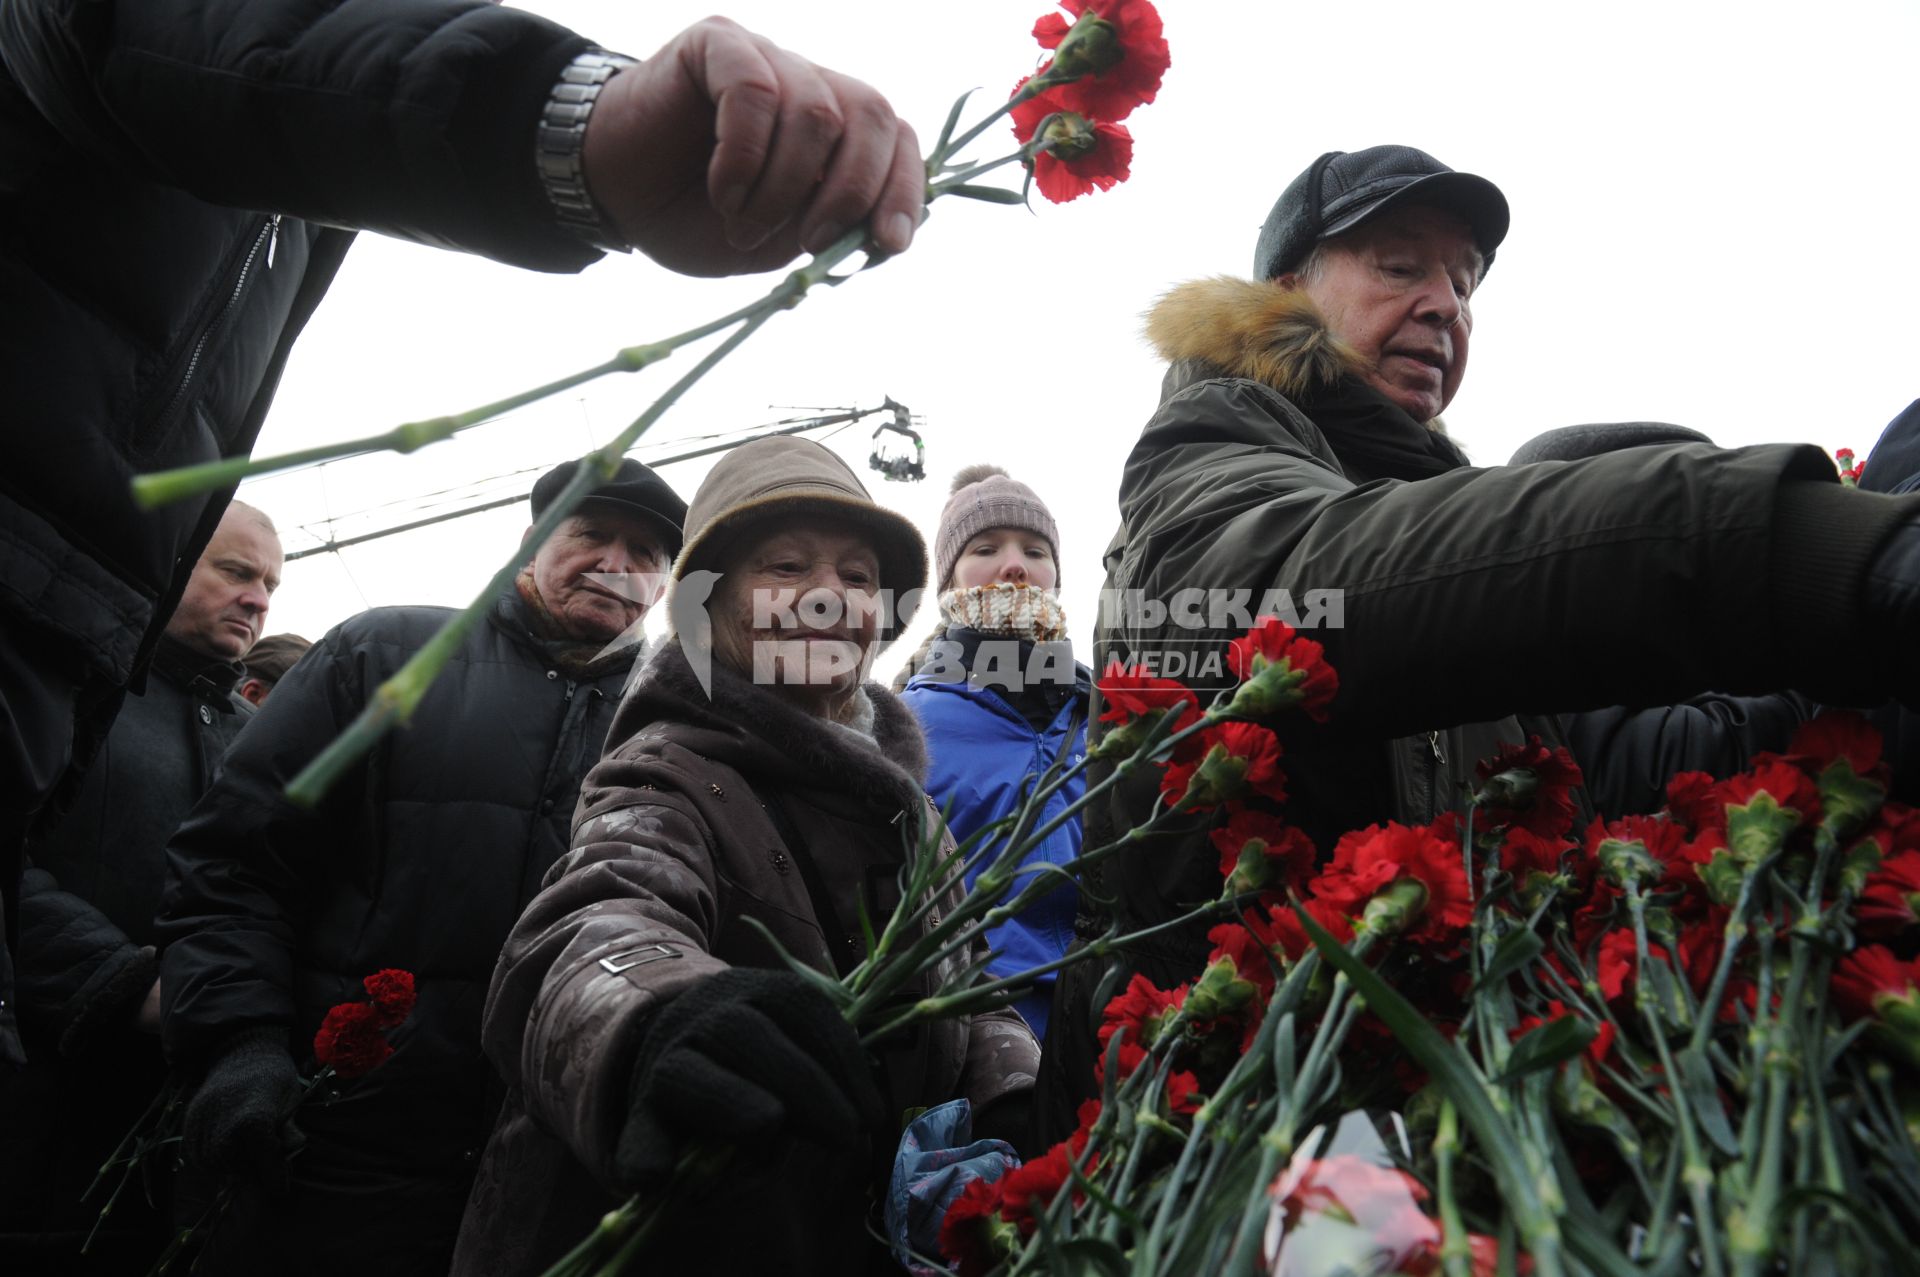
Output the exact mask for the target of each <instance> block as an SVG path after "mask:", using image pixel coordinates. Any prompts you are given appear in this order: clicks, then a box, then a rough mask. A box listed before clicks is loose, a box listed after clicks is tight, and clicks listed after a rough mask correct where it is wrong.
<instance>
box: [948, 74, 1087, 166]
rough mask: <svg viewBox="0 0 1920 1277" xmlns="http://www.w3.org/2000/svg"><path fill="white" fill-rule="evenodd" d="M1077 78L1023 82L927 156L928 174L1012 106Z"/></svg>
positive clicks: (1049, 77)
mask: <svg viewBox="0 0 1920 1277" xmlns="http://www.w3.org/2000/svg"><path fill="white" fill-rule="evenodd" d="M1079 78H1080V77H1079V76H1073V77H1071V78H1063V79H1055V78H1054V77H1053V76H1051V75H1044V76H1040V75H1036V76H1034V77H1033V78H1032V79H1031V80H1028V81H1027V82H1026V83H1025V84H1023V85H1021V86H1020V91H1019V92H1018V93H1016V94H1014V95H1013V96H1012V97H1010V98H1008V99H1007V100H1006V101H1005V102H1002V103H1001V104H1000V105H999V106H997V107H995V108H994V109H993V110H992V111H989V112H988V113H987V114H986V116H985V117H984V118H983V119H981V120H980V122H979V123H977V124H975V125H974V126H973V127H972V128H970V129H968V130H967V131H966V132H965V133H962V134H961V135H960V136H959V137H957V138H954V139H953V140H952V141H950V142H948V143H947V144H946V145H945V146H943V147H941V148H940V149H939V150H937V151H935V152H934V153H933V154H932V155H930V156H928V157H927V172H928V174H929V175H932V174H936V173H939V172H940V171H941V170H942V168H943V167H944V166H945V165H946V162H947V157H948V156H949V155H955V154H958V153H959V152H961V151H964V150H965V149H966V148H967V147H968V146H969V145H970V144H971V143H972V142H973V140H974V139H975V138H977V137H979V136H980V135H981V134H982V133H985V132H986V131H987V130H988V129H990V128H992V127H993V124H994V122H995V121H996V120H1000V119H1002V118H1004V117H1005V116H1007V115H1009V114H1011V113H1012V111H1013V108H1014V107H1016V106H1019V105H1020V104H1021V103H1022V102H1026V101H1028V100H1029V99H1031V98H1034V97H1037V96H1038V95H1039V94H1041V93H1044V92H1046V91H1047V90H1048V89H1051V88H1054V87H1056V86H1058V85H1062V84H1071V83H1073V81H1074V80H1077V79H1079Z"/></svg>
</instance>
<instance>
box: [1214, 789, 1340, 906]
mask: <svg viewBox="0 0 1920 1277" xmlns="http://www.w3.org/2000/svg"><path fill="white" fill-rule="evenodd" d="M1212 838H1213V845H1214V848H1215V850H1217V851H1218V852H1219V853H1220V876H1221V877H1223V878H1225V879H1226V881H1227V887H1226V889H1227V894H1228V895H1239V894H1240V893H1242V892H1247V891H1268V890H1285V889H1286V888H1288V887H1290V886H1293V885H1294V884H1295V883H1297V882H1300V881H1302V880H1304V879H1305V878H1306V876H1307V875H1308V874H1309V873H1311V872H1313V866H1314V862H1315V861H1316V860H1318V859H1319V853H1318V852H1316V851H1315V850H1314V848H1313V842H1312V840H1310V839H1309V838H1308V837H1307V836H1306V835H1305V834H1303V833H1301V832H1300V830H1299V829H1297V828H1295V827H1294V826H1292V825H1289V824H1287V823H1286V822H1285V821H1283V820H1281V819H1280V818H1279V817H1277V816H1269V815H1267V814H1265V813H1264V812H1258V811H1252V810H1250V809H1247V808H1241V809H1240V810H1239V811H1236V812H1234V814H1233V818H1232V819H1231V820H1229V821H1228V822H1227V824H1226V827H1225V828H1223V829H1216V830H1214V831H1213V834H1212Z"/></svg>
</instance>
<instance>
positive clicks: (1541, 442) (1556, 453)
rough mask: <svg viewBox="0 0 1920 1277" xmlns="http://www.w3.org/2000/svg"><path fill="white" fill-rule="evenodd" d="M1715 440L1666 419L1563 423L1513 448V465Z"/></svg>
mask: <svg viewBox="0 0 1920 1277" xmlns="http://www.w3.org/2000/svg"><path fill="white" fill-rule="evenodd" d="M1712 442H1713V440H1711V439H1709V438H1707V437H1706V436H1705V435H1703V434H1701V433H1700V432H1699V431H1698V430H1694V429H1691V428H1689V427H1687V426H1675V425H1669V424H1668V423H1667V422H1664V421H1601V422H1595V423H1594V424H1592V425H1585V426H1561V427H1560V428H1559V429H1557V430H1549V431H1547V432H1545V433H1544V434H1537V435H1535V436H1534V437H1533V438H1531V439H1529V440H1527V441H1526V442H1525V443H1523V444H1521V445H1520V446H1519V447H1518V448H1516V449H1514V452H1513V456H1512V457H1511V458H1510V459H1509V460H1508V461H1507V464H1508V465H1510V466H1524V465H1531V464H1532V463H1533V462H1535V461H1581V460H1584V459H1585V458H1587V457H1597V456H1600V455H1601V454H1603V453H1608V452H1618V451H1620V450H1621V449H1622V448H1642V447H1645V446H1646V445H1648V444H1654V443H1712Z"/></svg>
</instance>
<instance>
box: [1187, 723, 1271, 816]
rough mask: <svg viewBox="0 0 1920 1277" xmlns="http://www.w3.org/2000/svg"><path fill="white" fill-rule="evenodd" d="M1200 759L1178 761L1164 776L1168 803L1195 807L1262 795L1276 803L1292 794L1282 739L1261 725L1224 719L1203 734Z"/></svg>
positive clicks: (1203, 808) (1191, 809)
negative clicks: (1282, 756) (1282, 759)
mask: <svg viewBox="0 0 1920 1277" xmlns="http://www.w3.org/2000/svg"><path fill="white" fill-rule="evenodd" d="M1200 744H1201V746H1202V751H1203V752H1200V753H1199V756H1198V757H1197V758H1190V759H1189V760H1186V761H1176V762H1174V763H1173V765H1172V766H1170V767H1168V768H1167V770H1166V773H1165V774H1164V775H1162V776H1161V778H1160V791H1161V792H1162V793H1163V794H1165V795H1166V797H1167V801H1168V802H1170V803H1175V804H1178V805H1180V806H1183V807H1185V808H1186V809H1187V810H1189V811H1203V810H1206V809H1208V808H1211V807H1218V806H1219V805H1220V804H1221V803H1225V802H1232V801H1234V800H1236V799H1241V798H1245V797H1246V796H1247V795H1248V794H1250V793H1251V794H1258V795H1260V796H1261V797H1263V798H1269V799H1272V800H1273V801H1274V802H1285V801H1286V798H1287V778H1286V774H1285V773H1284V772H1282V771H1281V770H1280V739H1279V737H1277V736H1275V735H1274V734H1273V730H1272V729H1271V728H1267V727H1262V726H1260V725H1259V724H1258V723H1221V724H1220V725H1219V726H1217V727H1210V728H1208V729H1207V730H1206V731H1204V732H1201V733H1200Z"/></svg>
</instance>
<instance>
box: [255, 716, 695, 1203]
mask: <svg viewBox="0 0 1920 1277" xmlns="http://www.w3.org/2000/svg"><path fill="white" fill-rule="evenodd" d="M269 703H271V702H269ZM648 748H649V747H648V745H647V743H645V742H631V743H629V744H628V745H626V746H624V747H623V748H622V749H621V750H620V751H618V752H616V753H615V754H613V755H611V756H609V757H608V758H606V759H604V760H602V761H601V762H600V763H599V764H598V765H597V766H596V767H595V768H594V769H593V770H592V771H591V772H589V773H588V775H587V780H586V784H585V785H584V786H583V787H582V790H581V796H580V812H581V815H580V819H579V821H578V822H577V824H576V828H575V831H574V845H573V849H572V850H571V851H569V852H568V853H567V854H566V855H565V856H563V857H562V858H561V859H560V860H559V861H557V862H556V863H555V864H554V867H553V868H552V869H551V870H549V871H548V873H547V879H546V885H545V887H544V888H543V889H542V890H541V892H540V894H539V895H537V896H535V897H534V899H533V902H532V903H531V904H529V905H528V906H527V909H526V911H525V912H524V913H523V914H522V915H521V917H520V920H519V922H517V923H516V924H515V925H514V928H513V931H512V933H511V934H510V935H509V936H508V937H507V943H506V947H505V949H504V950H503V951H502V952H501V955H500V962H499V965H498V966H497V967H496V968H495V969H494V975H493V986H492V988H491V989H490V990H489V992H488V995H487V1009H486V1019H485V1022H484V1025H483V1029H482V1037H483V1042H484V1044H485V1048H486V1051H487V1054H488V1056H489V1057H490V1058H491V1059H492V1060H493V1063H494V1065H495V1067H497V1068H498V1069H499V1070H500V1073H501V1075H502V1077H504V1078H505V1080H506V1081H507V1083H508V1085H509V1086H514V1087H517V1088H518V1089H519V1091H520V1094H521V1098H522V1102H523V1103H524V1104H525V1105H526V1108H527V1112H528V1114H529V1115H530V1116H531V1117H532V1118H533V1120H534V1121H535V1122H536V1123H538V1124H539V1125H540V1126H541V1127H543V1128H544V1129H546V1130H547V1131H548V1132H550V1133H551V1134H553V1135H554V1136H556V1137H558V1138H559V1139H561V1140H562V1141H564V1142H565V1143H566V1145H567V1146H568V1148H569V1149H570V1150H571V1151H572V1152H573V1155H574V1156H575V1157H576V1158H578V1159H579V1160H580V1162H581V1164H582V1165H584V1166H586V1167H587V1168H588V1169H589V1170H591V1171H593V1172H594V1174H595V1175H596V1176H598V1177H599V1178H600V1180H601V1181H602V1182H603V1183H609V1184H610V1183H611V1182H612V1162H613V1152H614V1145H615V1142H616V1141H617V1140H618V1138H619V1135H620V1129H621V1127H622V1125H623V1124H624V1123H625V1120H626V1114H627V1104H628V1098H629V1095H628V1092H629V1088H630V1086H631V1074H632V1069H633V1061H634V1058H635V1056H636V1054H637V1053H638V1051H639V1045H640V1035H641V1033H642V1031H643V1030H644V1028H645V1025H646V1023H647V1020H648V1017H649V1016H650V1015H651V1014H652V1012H653V1010H654V1009H655V1008H656V1007H658V1006H659V1005H661V1004H662V1003H663V1002H665V1001H667V1000H668V999H670V998H672V997H674V996H675V995H676V994H678V993H679V992H681V991H682V990H683V989H685V988H686V987H687V986H688V985H690V984H692V983H694V982H695V981H698V980H700V979H702V978H704V977H706V976H709V975H712V974H713V973H715V972H717V971H721V970H724V969H725V968H726V966H727V964H726V963H724V962H722V961H720V960H719V959H718V958H715V957H714V956H713V955H712V952H711V948H712V937H713V935H714V933H715V929H716V927H717V926H718V925H719V918H720V915H719V908H720V904H719V893H720V888H719V879H718V874H717V871H716V868H715V856H714V850H715V847H714V841H713V834H712V831H711V829H710V827H709V826H708V825H707V823H706V821H705V820H704V819H702V817H701V815H700V813H699V811H698V809H697V808H696V806H695V805H694V803H693V802H692V801H691V800H690V799H689V798H688V797H687V795H686V794H685V792H683V786H684V785H685V784H686V783H687V782H686V780H685V777H686V773H685V772H683V771H682V770H680V769H679V768H677V767H675V766H673V765H671V764H669V763H667V762H664V761H662V760H661V759H660V758H659V757H658V756H657V755H654V754H651V753H648V752H646V751H647V750H648Z"/></svg>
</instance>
